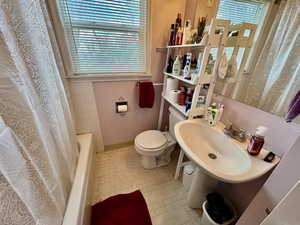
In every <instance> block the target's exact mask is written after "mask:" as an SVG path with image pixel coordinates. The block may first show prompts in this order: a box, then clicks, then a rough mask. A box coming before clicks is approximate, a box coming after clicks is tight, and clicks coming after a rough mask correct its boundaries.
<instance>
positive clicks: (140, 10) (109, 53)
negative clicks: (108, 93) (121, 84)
mask: <svg viewBox="0 0 300 225" xmlns="http://www.w3.org/2000/svg"><path fill="white" fill-rule="evenodd" d="M57 2H58V6H59V8H60V15H61V19H62V22H63V25H64V28H65V33H66V35H67V40H68V42H69V46H70V48H71V49H70V53H71V57H72V63H73V70H74V73H75V74H76V73H80V74H81V73H104V74H105V73H110V74H111V73H145V72H146V49H147V35H146V32H147V0H57Z"/></svg>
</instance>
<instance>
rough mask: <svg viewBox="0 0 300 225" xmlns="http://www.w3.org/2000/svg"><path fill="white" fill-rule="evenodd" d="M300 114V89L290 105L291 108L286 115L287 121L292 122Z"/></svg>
mask: <svg viewBox="0 0 300 225" xmlns="http://www.w3.org/2000/svg"><path fill="white" fill-rule="evenodd" d="M299 114H300V90H299V91H298V93H297V94H296V96H295V97H294V98H293V100H292V102H291V104H290V105H289V110H288V112H287V114H286V116H285V121H286V122H291V121H292V120H293V119H295V118H296V117H297V116H298V115H299Z"/></svg>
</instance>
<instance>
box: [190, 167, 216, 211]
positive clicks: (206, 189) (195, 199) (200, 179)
mask: <svg viewBox="0 0 300 225" xmlns="http://www.w3.org/2000/svg"><path fill="white" fill-rule="evenodd" d="M217 184H218V181H217V180H216V179H214V178H212V177H210V176H208V175H206V174H205V173H204V172H203V171H202V170H201V169H200V168H199V167H198V166H197V167H196V171H195V175H194V177H193V180H192V184H191V187H190V190H189V193H188V205H189V207H191V208H201V207H202V203H203V202H204V201H205V200H206V195H207V194H208V193H211V192H213V191H215V189H216V187H217Z"/></svg>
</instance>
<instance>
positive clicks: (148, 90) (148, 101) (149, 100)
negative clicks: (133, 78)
mask: <svg viewBox="0 0 300 225" xmlns="http://www.w3.org/2000/svg"><path fill="white" fill-rule="evenodd" d="M154 97H155V94H154V87H153V83H152V82H151V81H143V82H139V106H140V108H152V106H153V104H154Z"/></svg>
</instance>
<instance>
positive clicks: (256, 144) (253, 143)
mask: <svg viewBox="0 0 300 225" xmlns="http://www.w3.org/2000/svg"><path fill="white" fill-rule="evenodd" d="M267 130H268V128H266V127H263V126H259V127H257V128H256V132H255V134H254V135H252V137H251V139H250V142H249V145H248V147H247V151H248V152H249V154H250V155H258V154H259V153H260V150H261V149H262V147H263V145H264V143H265V134H266V132H267Z"/></svg>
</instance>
